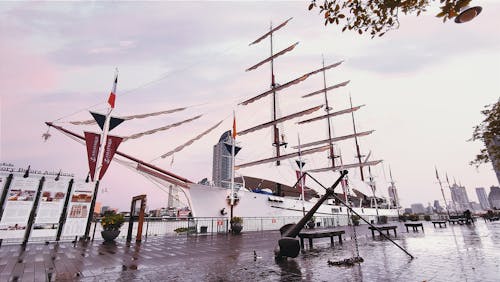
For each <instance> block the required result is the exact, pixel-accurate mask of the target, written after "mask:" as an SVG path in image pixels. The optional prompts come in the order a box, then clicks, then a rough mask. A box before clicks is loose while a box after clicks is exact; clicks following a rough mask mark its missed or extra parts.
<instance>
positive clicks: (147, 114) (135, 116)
mask: <svg viewBox="0 0 500 282" xmlns="http://www.w3.org/2000/svg"><path fill="white" fill-rule="evenodd" d="M185 109H187V107H184V108H177V109H171V110H165V111H159V112H154V113H146V114H138V115H132V116H124V117H120V118H121V119H124V120H131V119H141V118H147V117H153V116H159V115H166V114H171V113H175V112H179V111H183V110H185ZM69 123H71V124H74V125H90V124H95V123H96V121H95V120H93V119H92V120H84V121H70V122H69Z"/></svg>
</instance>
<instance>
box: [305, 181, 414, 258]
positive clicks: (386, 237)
mask: <svg viewBox="0 0 500 282" xmlns="http://www.w3.org/2000/svg"><path fill="white" fill-rule="evenodd" d="M306 174H309V173H307V172H306ZM309 177H310V178H312V179H313V180H314V181H315V182H316V183H318V184H319V185H320V186H321V187H323V188H324V189H326V190H327V191H328V188H326V187H325V186H323V184H321V183H320V182H319V181H318V180H316V178H314V177H312V176H311V175H310V174H309ZM332 196H333V197H334V198H335V199H337V200H338V201H339V202H340V203H341V204H342V205H344V206H345V207H347V208H348V209H349V210H350V211H351V212H352V213H354V214H355V215H357V216H359V218H360V219H361V220H363V221H364V222H365V223H366V224H368V225H370V226H371V227H373V228H375V229H376V230H377V231H378V232H379V233H380V235H382V237H384V238H385V239H387V240H389V241H391V242H392V243H393V244H394V245H396V246H397V247H398V248H399V249H401V250H402V251H403V252H405V253H406V254H407V255H408V256H410V258H412V259H413V258H414V257H413V256H412V255H411V254H410V253H409V252H408V251H407V250H405V249H404V248H403V247H401V246H400V245H398V244H397V243H396V242H394V240H392V239H391V238H389V237H388V236H386V235H385V234H384V233H382V230H380V229H379V228H378V227H376V226H375V225H373V224H371V223H370V222H368V221H367V220H366V219H364V218H363V217H362V216H361V215H360V214H358V213H357V212H356V211H354V210H353V209H352V208H351V207H349V206H348V205H347V204H346V203H344V201H342V200H341V199H339V197H337V195H335V193H333V194H332Z"/></svg>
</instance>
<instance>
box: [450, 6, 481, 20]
mask: <svg viewBox="0 0 500 282" xmlns="http://www.w3.org/2000/svg"><path fill="white" fill-rule="evenodd" d="M482 10H483V8H482V7H481V6H476V7H468V6H466V7H464V8H462V9H461V11H460V13H459V14H458V16H457V17H456V18H455V22H456V23H466V22H468V21H471V20H472V19H473V18H475V17H477V16H478V15H479V14H480V13H481V11H482Z"/></svg>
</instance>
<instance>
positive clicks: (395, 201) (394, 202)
mask: <svg viewBox="0 0 500 282" xmlns="http://www.w3.org/2000/svg"><path fill="white" fill-rule="evenodd" d="M387 191H388V193H389V199H390V200H391V207H396V206H399V195H398V191H397V190H396V186H394V184H392V185H391V186H389V188H387Z"/></svg>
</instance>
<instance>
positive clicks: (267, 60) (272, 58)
mask: <svg viewBox="0 0 500 282" xmlns="http://www.w3.org/2000/svg"><path fill="white" fill-rule="evenodd" d="M298 44H299V42H296V43H295V44H293V45H290V46H289V47H288V48H286V49H283V50H281V51H279V52H278V53H276V54H274V55H272V56H271V57H269V58H267V59H265V60H263V61H261V62H259V63H257V64H255V65H253V66H251V67H249V68H248V69H246V70H245V71H251V70H254V69H256V68H258V67H260V66H261V65H263V64H265V63H267V62H269V61H271V60H274V59H275V58H277V57H279V56H281V55H283V54H285V53H287V52H290V51H292V50H293V48H295V46H297V45H298Z"/></svg>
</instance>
